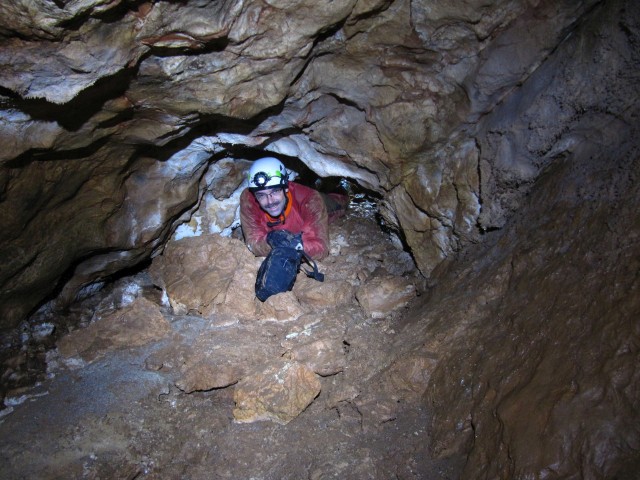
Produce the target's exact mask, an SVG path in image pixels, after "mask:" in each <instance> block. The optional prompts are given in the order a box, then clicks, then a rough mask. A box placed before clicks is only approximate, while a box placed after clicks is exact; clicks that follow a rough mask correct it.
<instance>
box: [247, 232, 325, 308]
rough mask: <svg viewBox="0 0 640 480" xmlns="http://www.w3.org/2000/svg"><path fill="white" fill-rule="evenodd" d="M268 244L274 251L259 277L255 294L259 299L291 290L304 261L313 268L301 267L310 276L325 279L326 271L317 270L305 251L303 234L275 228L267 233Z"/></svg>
mask: <svg viewBox="0 0 640 480" xmlns="http://www.w3.org/2000/svg"><path fill="white" fill-rule="evenodd" d="M267 243H268V244H269V245H270V246H271V252H269V255H267V257H266V258H265V259H264V260H263V262H262V264H261V265H260V268H259V269H258V276H257V277H256V297H258V299H259V300H260V301H262V302H264V301H265V300H266V299H267V298H269V297H270V296H271V295H275V294H276V293H281V292H288V291H290V290H291V289H292V288H293V285H294V283H295V282H296V276H297V275H298V272H299V271H300V265H301V264H302V262H303V261H305V262H307V263H308V264H309V265H310V266H311V267H312V270H306V269H304V268H303V269H302V270H303V271H304V272H305V274H306V275H307V276H308V277H311V278H314V279H315V280H318V281H319V282H322V281H324V274H322V273H320V272H318V266H317V265H316V263H315V262H314V261H313V260H312V259H311V258H309V257H308V256H307V254H306V253H304V248H303V245H302V234H301V233H298V234H294V233H291V232H289V231H287V230H274V231H272V232H269V233H268V234H267Z"/></svg>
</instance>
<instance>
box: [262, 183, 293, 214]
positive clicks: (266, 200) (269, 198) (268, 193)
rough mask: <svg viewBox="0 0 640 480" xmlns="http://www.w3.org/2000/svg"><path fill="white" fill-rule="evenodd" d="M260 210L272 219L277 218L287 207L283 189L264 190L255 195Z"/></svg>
mask: <svg viewBox="0 0 640 480" xmlns="http://www.w3.org/2000/svg"><path fill="white" fill-rule="evenodd" d="M254 195H255V197H256V200H257V201H258V203H259V204H260V208H262V210H264V211H265V212H267V213H268V214H269V215H271V216H272V217H279V216H280V214H281V213H282V212H283V211H284V207H285V206H286V205H287V199H286V196H285V191H284V189H283V188H266V189H264V190H260V191H259V192H256V193H255V194H254Z"/></svg>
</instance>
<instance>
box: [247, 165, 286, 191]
mask: <svg viewBox="0 0 640 480" xmlns="http://www.w3.org/2000/svg"><path fill="white" fill-rule="evenodd" d="M247 176H248V179H249V190H251V191H252V192H257V191H259V190H264V189H266V188H274V187H286V186H287V185H288V183H289V172H287V169H286V168H285V166H284V165H283V164H282V162H281V161H280V160H278V159H277V158H273V157H264V158H260V159H258V160H256V161H255V162H253V165H251V168H250V169H249V173H248V175H247Z"/></svg>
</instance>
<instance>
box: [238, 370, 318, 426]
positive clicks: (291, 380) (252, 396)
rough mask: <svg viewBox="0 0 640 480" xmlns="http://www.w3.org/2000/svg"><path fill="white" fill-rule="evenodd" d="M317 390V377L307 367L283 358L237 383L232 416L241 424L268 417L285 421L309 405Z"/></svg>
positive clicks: (291, 418)
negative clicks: (281, 360) (279, 361)
mask: <svg viewBox="0 0 640 480" xmlns="http://www.w3.org/2000/svg"><path fill="white" fill-rule="evenodd" d="M274 380H275V381H274ZM320 389H321V385H320V380H319V379H318V377H317V376H316V374H315V373H313V371H312V370H311V369H310V368H309V367H306V366H304V365H303V364H301V363H298V362H292V361H283V362H281V363H278V364H276V365H273V366H270V367H267V368H266V369H264V370H261V371H259V372H257V373H254V374H252V375H249V376H247V377H245V378H243V379H242V380H241V381H240V383H238V385H236V387H235V391H234V394H233V400H234V401H235V403H236V407H235V408H234V410H233V417H234V419H235V420H236V421H237V422H241V423H251V422H257V421H260V420H271V421H274V422H277V423H282V424H287V423H289V422H290V421H291V420H293V419H294V418H296V417H297V416H298V415H300V413H301V412H302V411H304V409H305V408H307V407H308V406H309V404H310V403H311V402H312V401H313V399H314V398H316V397H317V396H318V394H319V393H320Z"/></svg>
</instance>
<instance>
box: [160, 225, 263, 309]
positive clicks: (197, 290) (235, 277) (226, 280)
mask: <svg viewBox="0 0 640 480" xmlns="http://www.w3.org/2000/svg"><path fill="white" fill-rule="evenodd" d="M258 267H259V260H258V259H256V258H255V257H254V256H253V254H251V253H250V252H249V250H248V249H247V248H246V247H245V245H244V244H243V243H242V242H240V241H239V240H235V239H231V238H225V237H220V236H219V235H203V236H200V237H187V238H183V239H181V240H178V241H174V242H171V243H169V245H168V246H167V248H166V249H165V251H164V253H163V255H161V256H158V257H156V258H155V259H154V261H153V264H152V266H151V269H150V272H151V274H152V276H153V278H154V280H155V281H156V282H157V284H158V285H160V286H161V287H162V288H163V289H164V290H165V291H166V293H167V296H168V297H169V302H170V303H171V306H172V308H173V310H174V311H175V312H176V313H179V314H185V313H187V312H195V313H198V314H200V315H203V316H205V317H208V316H210V315H212V314H213V313H215V312H219V313H228V312H235V313H236V314H238V315H240V316H241V317H243V318H253V317H255V314H256V303H255V302H254V299H255V292H254V284H255V275H256V272H257V270H258Z"/></svg>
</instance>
